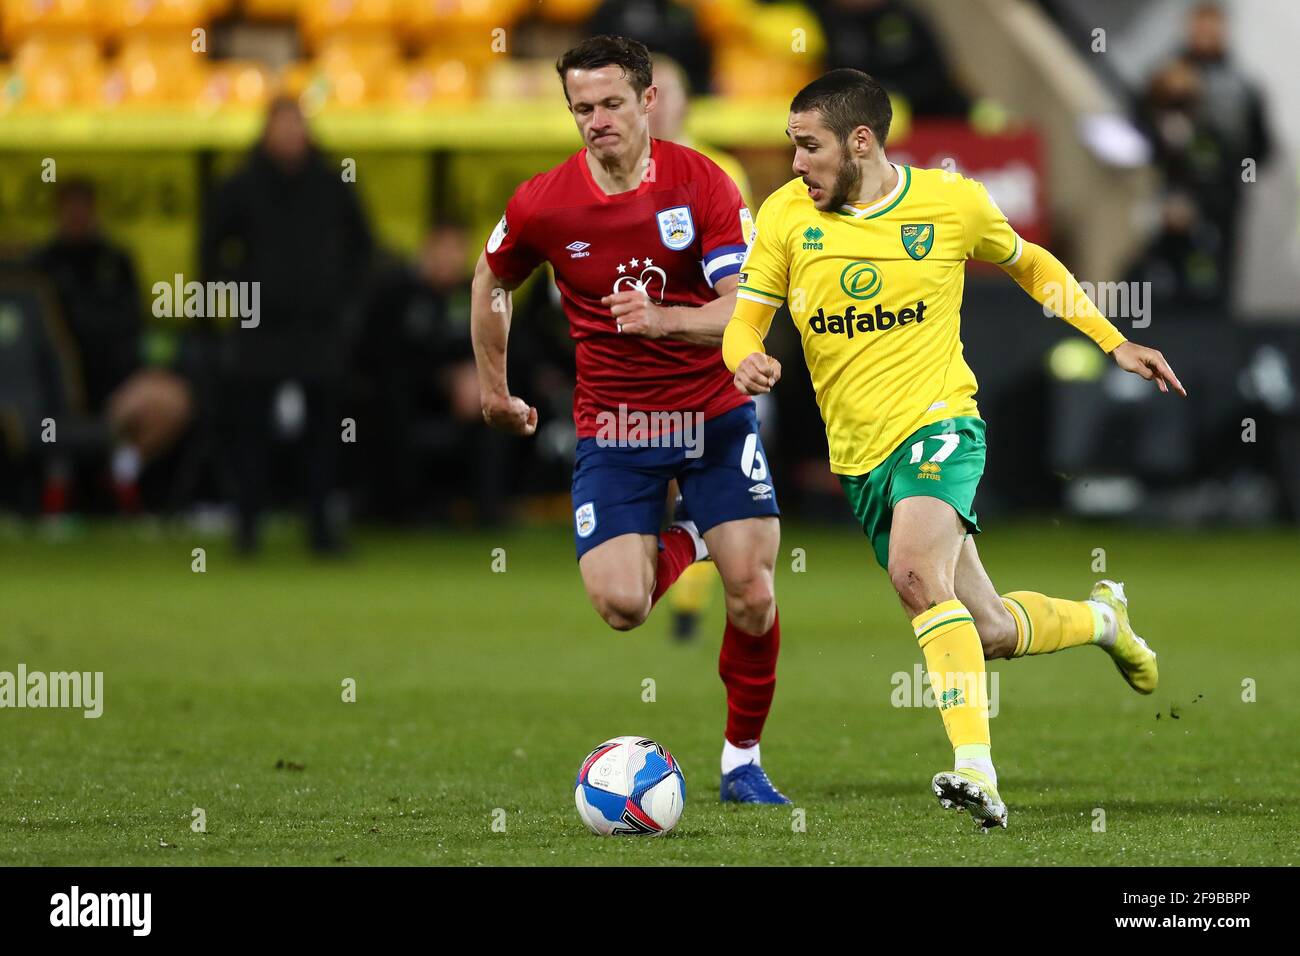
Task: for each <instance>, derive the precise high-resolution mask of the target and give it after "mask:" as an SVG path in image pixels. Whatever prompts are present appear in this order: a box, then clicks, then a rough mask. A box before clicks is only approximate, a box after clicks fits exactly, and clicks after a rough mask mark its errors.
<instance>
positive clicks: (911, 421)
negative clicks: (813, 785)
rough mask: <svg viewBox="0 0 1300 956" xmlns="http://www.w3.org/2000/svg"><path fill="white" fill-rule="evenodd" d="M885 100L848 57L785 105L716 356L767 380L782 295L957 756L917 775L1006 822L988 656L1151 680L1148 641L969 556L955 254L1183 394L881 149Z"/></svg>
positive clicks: (991, 207) (965, 402)
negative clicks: (1103, 661) (781, 146)
mask: <svg viewBox="0 0 1300 956" xmlns="http://www.w3.org/2000/svg"><path fill="white" fill-rule="evenodd" d="M891 115H892V113H891V109H890V105H889V98H888V96H887V95H886V94H885V91H884V90H883V89H882V88H881V86H880V84H878V83H877V82H876V81H875V80H873V79H872V78H871V77H869V76H868V75H867V74H865V73H861V72H859V71H857V70H834V71H832V72H830V73H827V74H825V75H824V76H822V77H821V78H820V79H818V80H815V81H814V82H812V83H810V84H809V85H808V86H806V87H805V88H804V89H803V90H802V91H800V93H799V94H798V95H797V96H796V97H795V98H794V101H793V102H792V103H791V106H790V116H789V126H788V128H787V135H789V137H790V139H791V140H792V141H793V143H794V147H795V154H794V166H793V168H794V172H795V174H796V175H797V176H798V178H797V179H793V180H791V181H790V182H788V183H786V185H784V186H783V187H781V188H780V189H778V190H777V191H776V192H774V193H772V195H771V196H769V197H768V199H767V201H766V202H764V203H763V206H762V208H761V210H760V211H759V215H758V219H757V222H756V233H755V235H754V237H753V241H752V243H751V245H750V249H749V253H748V256H747V258H746V260H745V264H744V266H743V267H742V271H741V274H740V287H739V291H738V293H737V301H736V309H735V314H734V316H733V317H732V319H731V321H730V323H729V324H728V325H727V328H726V332H725V335H724V338H723V347H722V348H723V358H724V359H725V361H726V363H727V366H728V368H730V369H731V370H732V371H733V372H735V376H736V378H735V382H736V387H737V388H739V389H740V390H741V391H743V392H745V393H747V394H750V395H756V394H760V393H763V392H767V391H770V390H771V388H772V387H773V386H774V385H775V384H776V382H777V380H778V379H779V378H780V376H781V367H780V364H779V363H778V362H777V360H776V359H775V358H773V357H772V356H770V355H767V354H765V353H764V350H763V338H764V336H765V335H766V334H767V331H768V328H769V327H770V326H771V323H772V316H773V314H774V313H775V312H776V310H777V308H779V307H780V306H781V305H782V303H786V304H788V305H789V307H790V314H791V316H792V317H793V319H794V322H795V325H796V326H798V329H799V333H800V337H801V339H802V342H803V352H804V358H805V361H806V362H807V363H808V369H809V371H810V373H811V375H812V383H813V389H814V391H815V392H816V395H817V403H818V406H819V407H820V408H821V413H822V418H823V420H824V421H825V423H826V437H827V441H828V443H829V446H830V467H831V471H832V472H834V473H835V474H837V475H838V476H839V478H840V481H841V483H842V484H843V486H844V490H845V492H846V493H847V495H848V499H849V503H850V505H851V506H852V508H853V512H854V515H855V516H856V518H857V519H858V521H859V522H861V525H862V530H863V532H864V533H865V534H866V536H867V537H868V538H869V539H870V541H871V546H872V548H873V549H874V551H875V555H876V560H877V561H878V562H879V563H880V565H881V567H883V568H886V569H887V570H888V572H889V577H890V580H891V581H892V583H893V585H894V588H895V590H897V592H898V596H899V598H900V600H901V601H902V604H903V608H904V609H905V611H906V613H907V615H908V617H909V618H910V619H911V621H912V627H913V630H914V632H915V634H916V638H917V641H918V643H919V644H920V647H921V651H922V653H923V655H924V657H925V662H926V667H927V670H928V672H929V675H930V682H931V684H932V686H933V688H934V693H935V699H936V700H937V701H938V702H939V708H940V714H941V716H942V718H943V724H944V729H945V730H946V731H947V733H948V738H949V740H950V741H951V743H952V746H953V750H954V753H955V766H954V769H953V770H952V771H951V772H943V773H939V774H937V775H936V776H935V777H934V781H933V789H934V792H935V794H936V796H938V798H939V801H940V803H941V804H942V805H943V806H944V807H945V808H949V809H957V810H969V811H970V812H971V815H972V817H974V819H975V820H976V822H977V823H978V824H979V825H980V827H981V828H983V829H985V830H987V829H989V828H991V827H995V826H1002V827H1005V826H1006V823H1007V809H1006V805H1005V804H1004V803H1003V801H1002V798H1001V797H1000V796H999V794H998V789H997V775H996V772H995V771H994V768H993V761H992V757H991V752H990V740H989V721H988V701H987V691H986V687H987V684H986V679H985V673H984V661H985V659H986V658H989V659H992V658H999V657H1021V656H1024V655H1032V654H1048V653H1051V652H1053V651H1058V650H1063V649H1065V648H1068V647H1077V646H1081V645H1085V644H1097V645H1100V646H1101V647H1103V648H1105V649H1106V651H1107V652H1108V653H1109V654H1110V655H1111V657H1112V658H1113V659H1114V661H1115V664H1116V665H1117V666H1118V668H1119V671H1120V673H1121V674H1122V675H1123V676H1124V678H1125V680H1127V681H1128V683H1129V684H1130V685H1131V686H1132V687H1133V688H1134V689H1135V690H1137V691H1139V692H1140V693H1144V694H1149V693H1151V692H1152V691H1153V690H1155V687H1156V682H1157V679H1158V675H1157V670H1156V655H1155V653H1154V652H1153V651H1152V650H1151V649H1150V648H1149V647H1148V646H1147V645H1146V643H1145V642H1144V641H1143V640H1142V639H1141V638H1140V637H1138V636H1137V635H1136V634H1135V633H1134V632H1133V629H1132V627H1131V625H1130V623H1129V615H1128V604H1127V600H1126V598H1125V595H1124V590H1123V586H1122V585H1120V584H1117V583H1115V582H1112V581H1101V582H1099V583H1098V584H1097V585H1096V586H1095V587H1094V588H1093V590H1092V593H1091V594H1090V596H1089V600H1086V601H1071V600H1066V599H1064V598H1055V597H1048V596H1046V595H1043V594H1039V593H1036V592H1033V591H1012V592H1010V593H1007V594H1002V595H999V594H998V592H997V590H996V589H995V588H994V587H993V584H992V583H991V582H990V581H989V578H988V575H987V573H986V572H985V571H984V568H983V566H982V565H981V564H980V559H979V555H978V553H977V552H976V550H975V541H974V538H973V537H972V535H973V534H976V533H978V532H979V530H980V529H979V525H978V524H977V522H976V516H975V510H974V507H973V504H974V498H975V488H976V485H977V484H978V482H979V479H980V475H981V474H982V473H983V470H984V423H983V422H982V421H981V420H980V417H979V410H978V408H977V407H976V404H975V390H976V385H975V377H974V375H973V374H971V370H970V368H969V367H967V365H966V362H965V361H964V360H963V358H962V345H961V338H960V307H961V298H962V283H963V279H964V275H965V263H966V260H967V259H971V258H974V259H980V260H982V261H985V262H993V263H997V264H998V265H999V266H1001V267H1002V269H1003V270H1005V271H1006V272H1007V273H1008V274H1009V275H1010V276H1011V277H1012V278H1013V279H1015V280H1016V282H1018V283H1019V284H1020V286H1021V287H1022V288H1023V289H1024V290H1025V291H1026V292H1028V293H1029V294H1030V295H1031V296H1033V298H1034V299H1036V300H1037V301H1039V302H1040V303H1046V302H1048V301H1055V302H1065V303H1068V304H1070V306H1071V307H1070V308H1067V309H1065V310H1064V311H1065V312H1066V317H1067V321H1069V322H1070V324H1071V325H1073V326H1074V327H1075V328H1077V329H1078V330H1079V331H1081V332H1082V333H1084V334H1085V335H1087V336H1088V337H1089V338H1091V339H1092V340H1093V341H1094V342H1096V343H1097V346H1098V347H1099V348H1101V349H1102V350H1103V351H1105V352H1107V353H1109V354H1110V355H1111V357H1112V358H1114V360H1115V362H1116V363H1117V364H1118V365H1119V366H1120V368H1122V369H1124V370H1125V371H1129V372H1134V373H1136V374H1138V375H1140V376H1142V377H1143V378H1144V379H1147V380H1152V381H1154V382H1155V383H1156V386H1157V387H1158V388H1159V389H1160V390H1161V391H1162V392H1169V391H1170V390H1172V391H1174V392H1176V393H1178V394H1180V395H1186V392H1185V391H1184V389H1183V387H1182V385H1181V384H1180V383H1179V381H1178V379H1177V377H1176V376H1175V375H1174V373H1173V370H1172V369H1171V368H1170V367H1169V365H1168V363H1166V362H1165V360H1164V357H1163V356H1162V355H1161V354H1160V353H1159V352H1157V351H1155V350H1154V349H1149V348H1144V347H1143V346H1140V345H1136V344H1134V343H1133V342H1129V341H1126V340H1125V338H1124V336H1123V335H1122V334H1120V332H1119V331H1118V330H1117V329H1116V328H1115V327H1114V326H1113V325H1111V323H1110V322H1108V321H1107V320H1106V318H1105V317H1104V316H1103V315H1102V314H1101V312H1100V311H1099V310H1098V309H1097V307H1096V306H1095V305H1094V304H1093V303H1092V302H1091V301H1090V300H1089V299H1088V298H1087V296H1086V295H1085V294H1084V293H1083V290H1082V289H1081V288H1080V287H1079V284H1078V283H1077V282H1076V281H1075V279H1074V277H1073V276H1071V275H1070V274H1069V272H1068V271H1067V270H1066V269H1065V267H1064V266H1063V265H1062V264H1061V263H1060V262H1059V261H1058V260H1057V259H1056V258H1055V257H1054V256H1053V255H1052V254H1051V253H1050V252H1048V251H1047V250H1046V249H1043V248H1041V247H1039V246H1037V245H1035V244H1033V243H1030V242H1025V241H1024V240H1022V239H1021V238H1020V237H1019V236H1017V235H1016V233H1015V231H1014V230H1013V229H1012V228H1011V226H1010V225H1009V224H1008V223H1007V220H1006V217H1005V216H1004V215H1003V214H1002V213H1001V211H1000V210H999V209H998V207H997V206H996V205H995V204H994V203H993V201H992V199H991V198H990V197H989V195H988V193H987V192H986V191H985V189H984V187H983V186H982V185H980V184H979V183H978V182H975V181H974V180H970V179H966V178H965V177H963V176H960V175H957V174H955V173H949V172H945V171H942V170H934V169H914V168H911V167H907V166H899V165H897V164H894V163H891V162H889V161H888V159H886V157H885V141H886V138H887V137H888V134H889V122H890V119H891Z"/></svg>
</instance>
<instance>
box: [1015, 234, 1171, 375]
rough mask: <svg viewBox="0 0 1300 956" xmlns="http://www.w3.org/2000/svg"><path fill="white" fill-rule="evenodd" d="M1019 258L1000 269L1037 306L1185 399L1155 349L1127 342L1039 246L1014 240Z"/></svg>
mask: <svg viewBox="0 0 1300 956" xmlns="http://www.w3.org/2000/svg"><path fill="white" fill-rule="evenodd" d="M1017 242H1018V243H1019V244H1020V255H1019V257H1018V258H1016V259H1014V260H1013V261H1011V262H1009V263H1005V264H1002V269H1003V270H1004V271H1005V272H1006V273H1007V274H1008V275H1009V276H1011V277H1012V278H1013V279H1015V280H1016V282H1017V283H1018V284H1019V285H1020V287H1021V288H1022V289H1024V290H1025V291H1026V292H1028V293H1029V294H1030V295H1031V296H1032V297H1033V299H1034V301H1036V302H1038V303H1039V304H1040V305H1046V306H1048V307H1049V308H1052V310H1053V311H1055V312H1057V314H1058V315H1059V314H1060V307H1061V306H1062V305H1063V306H1064V311H1065V313H1066V314H1065V315H1064V316H1062V318H1064V319H1065V321H1067V322H1069V323H1070V324H1071V325H1073V326H1074V327H1075V328H1076V329H1078V330H1079V331H1080V332H1082V333H1083V334H1084V335H1086V336H1088V338H1090V339H1092V340H1093V341H1094V342H1096V343H1097V346H1098V347H1099V348H1100V349H1101V350H1102V351H1103V352H1106V353H1107V354H1109V355H1110V357H1111V358H1113V359H1114V360H1115V364H1116V365H1118V366H1119V367H1120V368H1122V369H1123V370H1124V371H1126V372H1133V373H1134V374H1136V375H1140V376H1142V377H1143V378H1144V379H1146V380H1147V381H1148V382H1149V381H1155V383H1156V387H1157V388H1159V389H1160V391H1162V392H1169V391H1170V390H1171V389H1172V390H1173V391H1174V392H1176V393H1178V394H1179V395H1181V396H1183V397H1184V398H1186V397H1187V390H1186V389H1185V388H1183V383H1182V382H1180V381H1178V376H1177V375H1175V374H1174V370H1173V369H1172V368H1171V367H1170V366H1169V363H1168V362H1167V361H1166V360H1165V357H1164V356H1163V355H1161V354H1160V352H1158V351H1157V350H1156V349H1153V348H1148V347H1147V346H1145V345H1138V344H1137V343H1136V342H1130V341H1128V340H1127V339H1126V338H1125V337H1124V335H1123V333H1122V332H1120V331H1119V329H1117V328H1115V326H1114V325H1112V324H1111V323H1110V321H1109V320H1108V319H1107V318H1106V316H1105V315H1103V314H1102V312H1101V310H1100V309H1099V308H1097V306H1096V304H1095V303H1094V302H1093V301H1092V299H1090V298H1088V294H1087V293H1086V292H1084V291H1083V287H1082V286H1080V285H1079V282H1078V280H1077V279H1075V278H1074V276H1073V275H1071V274H1070V271H1069V270H1068V269H1066V268H1065V265H1064V264H1063V263H1062V262H1061V261H1060V260H1059V259H1057V258H1056V256H1054V255H1052V254H1051V253H1050V252H1048V251H1047V250H1046V249H1044V248H1043V247H1042V246H1040V245H1037V244H1035V243H1032V242H1025V241H1024V240H1022V239H1020V238H1019V237H1017Z"/></svg>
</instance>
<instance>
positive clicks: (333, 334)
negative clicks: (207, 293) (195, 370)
mask: <svg viewBox="0 0 1300 956" xmlns="http://www.w3.org/2000/svg"><path fill="white" fill-rule="evenodd" d="M356 191H357V186H356V184H355V183H348V182H344V181H343V178H342V173H341V169H340V168H335V167H333V166H331V164H330V163H329V162H328V161H327V160H326V159H325V158H324V156H322V155H321V154H320V153H319V152H318V151H316V150H315V149H313V150H311V151H310V152H309V154H308V156H307V159H306V160H305V162H304V163H303V165H302V166H301V167H300V168H298V169H296V170H293V171H289V170H285V169H283V168H282V167H280V166H279V165H277V164H276V163H275V162H273V161H272V160H271V158H270V157H269V156H268V155H267V154H266V152H265V151H264V150H263V149H262V148H261V147H258V148H257V149H254V150H253V152H252V153H251V154H250V156H249V159H248V161H247V163H246V164H245V165H244V166H243V167H242V168H241V169H239V170H238V171H237V172H236V173H235V174H234V175H233V176H231V177H230V178H229V179H228V180H226V181H225V182H224V183H222V184H221V185H220V186H219V187H218V189H217V190H216V192H215V194H214V195H213V197H212V199H211V201H210V204H209V207H208V209H207V211H206V216H205V220H204V226H203V236H202V249H201V255H202V261H203V271H204V277H205V278H206V279H208V280H217V281H230V280H234V281H238V282H259V283H260V284H261V285H260V289H259V299H260V302H259V305H260V314H259V316H258V324H257V326H256V327H241V323H240V322H239V321H238V320H235V321H229V322H228V323H227V325H226V326H225V334H224V335H223V339H224V340H225V341H224V345H225V348H224V350H223V356H222V357H223V362H224V364H225V365H226V371H227V372H228V373H233V374H234V375H236V376H238V377H252V378H299V379H305V380H330V379H335V378H338V377H339V376H341V375H342V373H343V371H344V368H345V366H346V356H345V350H346V320H347V317H348V315H349V310H350V309H352V308H353V307H355V305H356V304H357V299H358V297H359V295H360V293H361V290H362V285H363V282H364V279H365V275H366V271H367V268H368V265H369V260H370V255H371V250H372V241H371V236H370V229H369V226H368V225H367V223H366V218H365V214H364V212H363V211H362V208H361V204H360V202H359V200H358V198H357V192H356Z"/></svg>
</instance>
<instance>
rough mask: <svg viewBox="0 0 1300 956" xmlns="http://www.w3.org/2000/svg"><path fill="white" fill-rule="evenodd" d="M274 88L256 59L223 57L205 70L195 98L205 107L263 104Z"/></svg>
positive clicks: (265, 70)
mask: <svg viewBox="0 0 1300 956" xmlns="http://www.w3.org/2000/svg"><path fill="white" fill-rule="evenodd" d="M273 88H274V83H273V78H272V77H271V75H270V73H269V71H268V70H267V69H266V67H265V66H264V65H263V64H262V63H259V62H256V61H245V60H223V61H220V62H217V63H213V64H212V65H211V67H210V68H209V70H208V73H207V77H206V80H205V82H204V84H203V89H202V91H201V92H200V94H199V102H200V104H201V105H203V106H204V107H207V108H215V109H223V108H227V107H233V108H236V109H238V108H248V107H260V106H264V105H265V104H266V102H267V101H268V100H269V99H270V96H271V91H272V89H273Z"/></svg>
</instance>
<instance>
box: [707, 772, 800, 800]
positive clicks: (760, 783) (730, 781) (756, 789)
mask: <svg viewBox="0 0 1300 956" xmlns="http://www.w3.org/2000/svg"><path fill="white" fill-rule="evenodd" d="M722 802H723V803H785V804H788V803H791V802H792V801H791V800H790V798H789V797H787V796H786V795H785V794H783V793H782V792H781V791H780V790H778V789H776V787H774V786H772V781H771V780H768V779H767V774H766V773H765V772H764V771H763V768H762V767H761V766H759V765H758V764H756V763H746V764H741V765H740V766H739V767H737V768H736V769H735V770H733V771H731V773H728V774H724V775H723V777H722Z"/></svg>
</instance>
